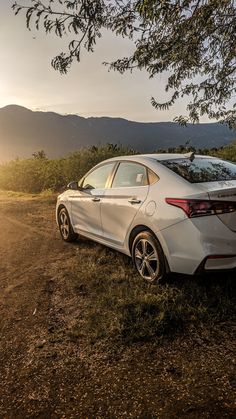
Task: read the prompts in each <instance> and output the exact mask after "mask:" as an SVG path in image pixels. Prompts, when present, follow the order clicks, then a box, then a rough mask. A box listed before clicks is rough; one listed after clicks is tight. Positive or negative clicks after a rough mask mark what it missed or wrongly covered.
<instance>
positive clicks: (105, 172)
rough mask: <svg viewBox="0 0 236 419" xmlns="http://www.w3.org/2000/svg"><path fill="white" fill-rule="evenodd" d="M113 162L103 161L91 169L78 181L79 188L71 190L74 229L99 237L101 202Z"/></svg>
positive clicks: (100, 230)
mask: <svg viewBox="0 0 236 419" xmlns="http://www.w3.org/2000/svg"><path fill="white" fill-rule="evenodd" d="M114 166H115V163H105V164H102V165H100V166H99V167H96V168H95V169H93V170H91V171H90V172H89V173H88V174H87V175H85V176H84V178H83V179H82V182H81V183H80V186H81V190H78V191H72V193H71V194H70V197H69V200H70V203H71V218H72V224H73V227H74V230H75V231H76V232H80V233H82V234H83V233H85V235H89V236H95V237H101V236H102V235H103V233H102V224H101V202H102V199H103V196H104V192H105V188H106V184H107V182H108V180H109V177H110V175H111V173H112V170H113V168H114Z"/></svg>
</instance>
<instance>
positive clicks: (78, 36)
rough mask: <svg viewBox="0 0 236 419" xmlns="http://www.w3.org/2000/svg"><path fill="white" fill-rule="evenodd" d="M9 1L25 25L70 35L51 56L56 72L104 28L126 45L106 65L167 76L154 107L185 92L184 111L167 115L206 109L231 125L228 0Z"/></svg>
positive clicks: (235, 83) (234, 68) (231, 12)
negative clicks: (128, 44)
mask: <svg viewBox="0 0 236 419" xmlns="http://www.w3.org/2000/svg"><path fill="white" fill-rule="evenodd" d="M22 3H23V4H22ZM12 7H13V10H14V12H15V14H18V13H19V12H20V11H24V12H25V14H26V24H27V27H28V28H29V29H30V28H31V27H32V26H33V27H35V28H36V29H40V28H43V29H44V30H45V31H46V33H50V32H54V33H55V34H56V35H57V36H59V37H63V36H64V35H66V34H68V33H69V34H72V37H73V39H72V41H70V42H69V44H68V49H67V51H63V52H61V53H60V54H59V55H57V56H56V57H54V58H53V59H52V66H53V67H54V68H55V69H56V70H58V71H60V72H61V73H66V72H67V71H68V69H69V68H70V66H71V64H72V62H73V61H74V60H77V61H80V57H81V51H82V50H83V49H85V50H87V51H88V52H92V51H93V50H94V48H95V46H96V41H97V39H98V38H100V37H101V36H102V34H103V30H104V29H106V30H110V31H111V32H113V33H115V34H116V35H120V36H122V37H127V38H129V39H130V40H131V41H132V42H133V44H134V51H133V53H132V54H131V55H130V56H126V57H118V58H117V60H115V61H114V62H111V63H106V64H107V65H108V66H109V68H110V69H113V70H116V71H119V72H120V73H124V72H126V71H133V70H134V69H139V70H146V71H147V72H148V73H149V76H150V78H153V77H155V76H157V75H158V74H161V73H165V74H166V75H167V82H166V87H165V90H166V92H167V100H166V101H165V102H164V103H160V102H159V101H158V97H157V98H156V97H155V98H154V97H152V98H151V103H152V105H153V106H154V107H155V108H157V109H161V110H163V109H169V108H170V107H171V106H172V105H174V104H175V103H176V101H178V99H179V98H181V97H188V105H187V116H182V115H180V116H178V117H176V118H175V120H176V121H178V122H179V123H181V124H185V123H186V122H198V121H199V119H200V117H201V116H204V115H206V116H208V117H209V118H210V119H216V120H218V121H221V122H225V123H227V124H228V125H229V127H231V128H232V127H234V128H235V127H236V103H235V102H234V101H235V93H236V1H235V0H192V1H189V0H31V1H30V0H22V1H21V3H20V0H17V1H16V2H14V4H13V6H12Z"/></svg>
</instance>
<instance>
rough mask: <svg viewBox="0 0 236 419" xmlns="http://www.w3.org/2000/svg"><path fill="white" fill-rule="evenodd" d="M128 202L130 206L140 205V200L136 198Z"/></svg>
mask: <svg viewBox="0 0 236 419" xmlns="http://www.w3.org/2000/svg"><path fill="white" fill-rule="evenodd" d="M128 201H129V202H130V204H140V203H141V201H140V199H137V198H131V199H129V200H128Z"/></svg>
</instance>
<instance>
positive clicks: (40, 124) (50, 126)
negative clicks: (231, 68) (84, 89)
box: [0, 105, 236, 161]
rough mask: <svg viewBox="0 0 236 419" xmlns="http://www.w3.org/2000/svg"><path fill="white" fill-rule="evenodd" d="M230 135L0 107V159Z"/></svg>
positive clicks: (207, 142) (203, 144)
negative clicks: (38, 153) (40, 153)
mask: <svg viewBox="0 0 236 419" xmlns="http://www.w3.org/2000/svg"><path fill="white" fill-rule="evenodd" d="M234 139H236V132H234V131H230V130H229V128H228V127H227V126H225V125H220V124H218V123H204V124H196V125H192V124H189V125H188V126H187V127H181V126H180V125H178V124H176V123H174V122H134V121H128V120H126V119H122V118H109V117H98V118H94V117H90V118H83V117H81V116H78V115H60V114H57V113H55V112H41V111H36V112H35V111H32V110H29V109H27V108H24V107H22V106H18V105H8V106H5V107H4V108H0V161H6V160H9V159H13V158H16V157H30V156H31V155H32V153H33V152H35V151H38V150H42V149H43V150H44V151H45V152H46V154H47V156H49V157H59V156H63V155H65V154H68V153H70V152H72V151H75V150H78V149H79V148H81V147H87V146H92V145H98V144H105V143H113V144H122V145H125V146H128V147H131V148H133V149H135V150H137V151H140V152H152V151H154V150H157V149H160V148H162V149H166V148H168V147H176V146H178V145H180V144H185V143H186V142H189V144H190V145H193V146H195V147H196V148H212V147H220V146H222V145H226V144H228V143H230V142H231V141H232V140H234Z"/></svg>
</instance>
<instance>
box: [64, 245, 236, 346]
mask: <svg viewBox="0 0 236 419" xmlns="http://www.w3.org/2000/svg"><path fill="white" fill-rule="evenodd" d="M88 243H89V242H87V244H86V249H85V248H84V247H83V245H81V247H80V248H78V250H79V251H78V258H77V260H76V262H75V265H74V266H73V268H72V269H73V285H74V288H75V291H76V292H77V293H78V294H79V295H80V296H81V300H80V301H81V313H80V317H79V319H78V321H77V323H76V325H75V326H74V328H73V330H72V331H71V336H72V337H73V338H76V337H78V338H79V337H84V338H86V339H88V340H89V341H90V342H91V343H95V342H97V341H99V340H101V339H112V340H120V341H123V342H126V343H132V342H137V341H150V340H154V339H160V338H163V337H165V336H173V335H176V334H180V333H184V332H186V331H187V330H190V329H192V328H198V327H202V326H205V325H213V324H214V325H215V324H219V323H220V322H224V321H227V320H229V319H233V318H235V294H236V293H235V291H236V289H235V288H236V286H235V280H234V279H233V278H231V277H228V278H225V279H223V280H220V279H219V278H218V279H217V278H215V277H214V278H204V279H201V278H198V279H197V278H194V279H191V278H184V277H178V278H177V277H171V278H170V279H169V282H167V283H166V284H164V285H158V286H155V285H148V284H146V283H145V282H144V281H143V280H142V278H140V277H139V276H138V275H137V274H136V272H135V271H134V269H133V267H132V265H131V264H130V260H129V258H127V257H125V256H122V255H120V254H118V253H117V252H113V251H111V250H108V249H105V248H103V247H101V246H98V245H93V244H92V243H89V246H90V250H89V251H88V248H87V246H88Z"/></svg>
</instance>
